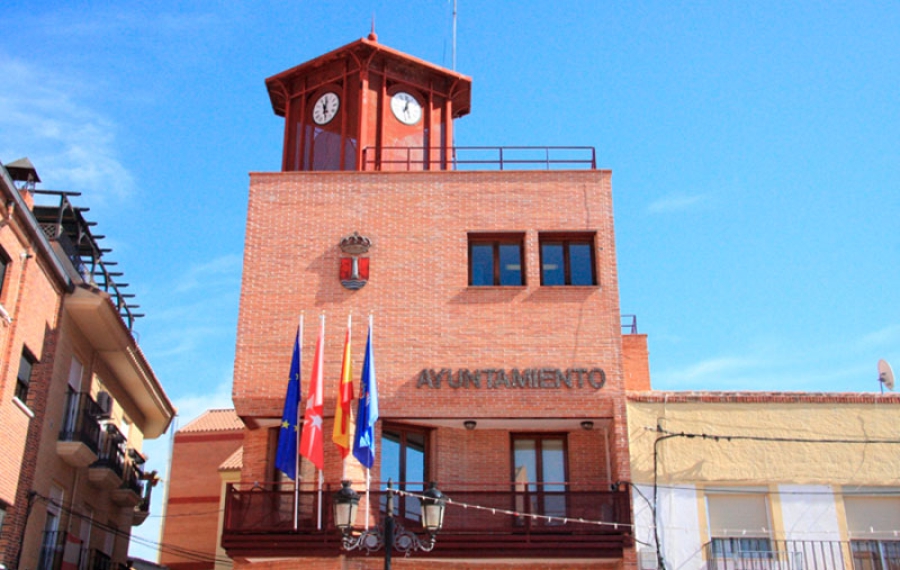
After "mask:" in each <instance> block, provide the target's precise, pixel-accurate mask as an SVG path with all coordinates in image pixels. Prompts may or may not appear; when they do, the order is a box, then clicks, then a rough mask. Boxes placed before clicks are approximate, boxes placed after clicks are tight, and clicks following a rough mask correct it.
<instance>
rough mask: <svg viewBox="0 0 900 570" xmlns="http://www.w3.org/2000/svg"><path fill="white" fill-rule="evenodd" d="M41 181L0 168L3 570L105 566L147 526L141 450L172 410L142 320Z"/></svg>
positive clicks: (91, 240)
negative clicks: (138, 332)
mask: <svg viewBox="0 0 900 570" xmlns="http://www.w3.org/2000/svg"><path fill="white" fill-rule="evenodd" d="M36 182H39V178H38V177H37V173H36V171H35V170H34V168H33V166H31V164H30V162H28V161H27V159H26V160H21V161H16V162H14V163H11V164H9V165H7V166H6V167H2V166H0V193H2V195H3V203H4V204H5V208H3V211H2V221H0V259H2V264H0V265H2V266H3V275H2V276H0V284H2V289H0V303H2V311H0V316H2V318H0V343H2V344H0V346H2V351H3V352H2V354H3V357H2V358H3V360H2V367H0V394H2V401H0V433H2V437H0V446H2V452H3V453H2V456H3V461H4V464H3V466H2V469H0V507H2V510H3V511H4V512H5V517H3V520H2V522H0V562H2V563H3V564H4V565H5V566H6V567H8V568H41V569H44V568H47V569H49V568H60V567H63V568H74V567H76V566H78V567H82V568H85V567H88V566H90V567H93V568H100V567H107V568H108V567H112V566H115V565H120V564H124V563H125V562H126V559H127V552H128V542H129V538H130V534H131V527H132V525H137V524H141V522H143V521H144V519H146V517H147V515H148V505H149V502H148V498H149V497H148V494H149V487H151V486H152V484H154V483H155V473H152V472H151V473H145V467H144V462H145V460H146V458H145V457H144V456H143V455H142V454H141V452H140V450H141V446H142V443H143V440H144V439H145V438H154V437H158V436H159V435H161V434H162V433H163V432H164V431H165V430H166V428H167V427H168V425H169V422H170V421H171V419H172V417H173V415H174V408H173V407H172V404H171V403H170V402H169V400H168V398H167V397H166V395H165V393H164V392H163V390H162V388H161V386H160V385H159V382H158V380H157V379H156V377H155V375H154V374H153V370H152V369H151V367H150V365H149V363H148V362H147V360H146V359H145V357H144V355H143V353H142V352H141V350H140V347H139V346H138V345H137V342H136V341H135V339H134V336H133V335H132V333H131V326H132V324H133V321H134V319H135V318H136V317H138V316H140V315H136V314H134V312H133V309H134V308H135V305H133V304H132V303H131V302H130V298H131V297H132V295H128V294H127V293H124V292H123V287H124V285H121V284H117V283H116V279H115V277H116V276H117V275H120V274H119V273H115V272H112V271H110V270H109V266H110V265H111V264H109V263H108V261H107V260H106V259H104V258H103V254H104V252H108V250H102V249H101V248H100V247H99V246H98V244H97V239H99V238H95V237H94V236H93V235H92V234H91V231H90V225H91V224H89V223H88V222H87V221H86V220H85V219H84V217H83V215H82V210H81V209H79V208H76V207H75V206H73V205H72V203H71V202H70V201H69V197H70V196H72V194H66V193H63V192H49V191H41V190H38V189H36V187H35V184H36ZM36 194H37V195H39V197H41V198H45V199H48V200H49V201H50V202H51V203H50V205H43V204H38V205H35V195H36ZM148 482H149V484H148Z"/></svg>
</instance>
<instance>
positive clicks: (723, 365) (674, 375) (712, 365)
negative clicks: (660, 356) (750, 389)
mask: <svg viewBox="0 0 900 570" xmlns="http://www.w3.org/2000/svg"><path fill="white" fill-rule="evenodd" d="M758 365H759V363H758V362H757V361H755V360H752V359H748V358H734V357H723V358H711V359H708V360H703V361H700V362H698V363H695V364H692V365H690V366H688V367H687V368H683V369H681V370H672V371H668V372H666V373H665V374H664V375H665V377H666V380H667V382H674V383H679V384H680V383H691V384H708V385H714V384H715V383H717V382H718V383H720V382H721V379H722V378H727V377H728V376H734V375H737V374H743V373H746V371H747V370H748V369H752V368H755V367H757V366H758Z"/></svg>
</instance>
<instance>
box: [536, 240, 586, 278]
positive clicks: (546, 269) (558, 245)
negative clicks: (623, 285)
mask: <svg viewBox="0 0 900 570" xmlns="http://www.w3.org/2000/svg"><path fill="white" fill-rule="evenodd" d="M540 243H541V285H596V284H597V277H596V272H595V270H594V265H595V263H594V235H593V234H590V235H588V234H580V235H579V234H541V236H540Z"/></svg>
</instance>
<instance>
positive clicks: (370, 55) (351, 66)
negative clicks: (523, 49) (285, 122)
mask: <svg viewBox="0 0 900 570" xmlns="http://www.w3.org/2000/svg"><path fill="white" fill-rule="evenodd" d="M341 61H343V62H345V65H343V66H339V65H333V64H335V63H339V62H341ZM329 67H330V68H331V69H328V68H329ZM384 67H389V68H391V69H392V70H394V72H393V73H392V75H395V74H396V73H397V70H402V71H403V80H404V81H405V82H409V83H416V82H417V83H419V84H420V85H421V86H422V87H423V88H425V87H428V86H429V84H432V83H436V82H445V83H447V84H450V85H452V86H453V89H452V92H453V97H452V103H453V113H452V115H453V118H458V117H462V116H463V115H466V114H468V113H469V110H470V101H471V96H472V79H471V78H470V77H468V76H466V75H462V74H460V73H457V72H455V71H452V70H449V69H446V68H444V67H441V66H438V65H434V64H432V63H428V62H427V61H425V60H422V59H419V58H417V57H413V56H411V55H408V54H405V53H403V52H401V51H397V50H395V49H392V48H389V47H387V46H385V45H383V44H380V43H378V41H377V39H375V36H374V35H370V37H369V38H360V39H358V40H356V41H354V42H351V43H349V44H347V45H345V46H342V47H339V48H337V49H335V50H332V51H330V52H328V53H326V54H324V55H320V56H319V57H317V58H314V59H311V60H309V61H307V62H306V63H301V64H300V65H298V66H296V67H292V68H291V69H288V70H286V71H282V72H281V73H278V74H276V75H273V76H271V77H269V78H268V79H266V87H267V88H268V90H269V98H270V99H271V101H272V109H273V110H274V111H275V114H276V115H278V116H280V117H283V116H284V115H285V111H286V106H287V97H288V95H287V93H291V92H293V91H295V90H294V89H288V88H287V87H286V86H287V85H290V84H292V83H293V82H295V81H302V80H307V81H315V82H319V83H321V84H325V83H327V82H329V81H335V80H338V79H340V78H342V77H343V76H345V75H347V74H349V73H352V72H353V71H360V70H363V69H373V68H384Z"/></svg>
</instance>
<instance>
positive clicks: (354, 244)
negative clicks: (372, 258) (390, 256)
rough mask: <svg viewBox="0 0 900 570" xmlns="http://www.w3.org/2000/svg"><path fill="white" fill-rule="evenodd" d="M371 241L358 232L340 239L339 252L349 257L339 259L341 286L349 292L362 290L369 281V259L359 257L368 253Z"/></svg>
mask: <svg viewBox="0 0 900 570" xmlns="http://www.w3.org/2000/svg"><path fill="white" fill-rule="evenodd" d="M370 247H372V240H370V239H369V238H367V237H365V236H361V235H359V233H358V232H353V233H352V234H350V235H348V236H345V237H344V238H343V239H341V251H343V252H344V253H345V254H347V255H349V256H350V257H342V258H341V271H340V277H341V285H343V286H344V287H345V288H347V289H350V290H353V291H355V290H357V289H362V288H363V286H364V285H365V284H366V282H367V281H368V280H369V258H368V257H361V256H362V255H363V254H365V253H368V252H369V248H370Z"/></svg>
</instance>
